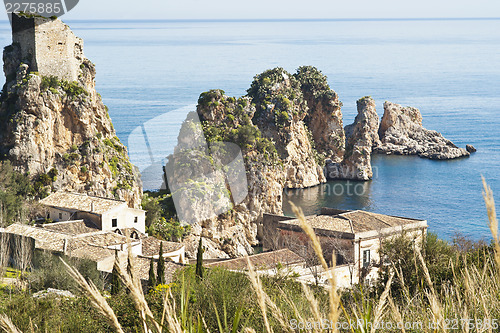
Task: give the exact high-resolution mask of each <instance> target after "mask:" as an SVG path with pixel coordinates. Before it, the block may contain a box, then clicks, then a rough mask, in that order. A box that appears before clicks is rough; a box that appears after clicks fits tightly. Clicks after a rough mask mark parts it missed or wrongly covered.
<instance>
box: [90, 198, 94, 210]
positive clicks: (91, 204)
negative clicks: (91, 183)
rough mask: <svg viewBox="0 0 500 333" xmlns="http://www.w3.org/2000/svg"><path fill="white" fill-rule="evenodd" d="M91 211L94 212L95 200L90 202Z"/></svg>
mask: <svg viewBox="0 0 500 333" xmlns="http://www.w3.org/2000/svg"><path fill="white" fill-rule="evenodd" d="M90 212H91V213H93V212H94V202H93V201H92V202H91V203H90Z"/></svg>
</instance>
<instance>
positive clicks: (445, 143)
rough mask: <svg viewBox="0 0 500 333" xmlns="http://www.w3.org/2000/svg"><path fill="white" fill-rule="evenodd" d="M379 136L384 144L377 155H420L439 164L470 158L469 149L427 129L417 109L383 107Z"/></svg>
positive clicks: (385, 104)
mask: <svg viewBox="0 0 500 333" xmlns="http://www.w3.org/2000/svg"><path fill="white" fill-rule="evenodd" d="M379 135H380V138H381V141H382V143H381V145H380V146H379V147H377V148H376V149H375V150H374V151H375V152H376V153H382V154H396V155H418V156H420V157H424V158H429V159H436V160H444V159H453V158H459V157H464V156H469V155H470V153H469V152H468V151H467V150H466V149H464V148H459V147H457V146H456V145H455V144H454V143H453V142H451V141H450V140H447V139H445V138H444V137H443V136H442V135H441V133H439V132H436V131H431V130H428V129H425V128H424V127H423V126H422V115H421V114H420V111H419V110H418V109H416V108H413V107H402V106H401V105H399V104H394V103H391V102H385V103H384V116H383V117H382V121H381V124H380V129H379Z"/></svg>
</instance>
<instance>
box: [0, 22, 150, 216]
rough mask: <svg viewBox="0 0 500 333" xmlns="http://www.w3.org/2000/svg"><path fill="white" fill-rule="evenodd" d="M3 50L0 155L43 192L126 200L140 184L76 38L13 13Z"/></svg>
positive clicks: (59, 26)
mask: <svg viewBox="0 0 500 333" xmlns="http://www.w3.org/2000/svg"><path fill="white" fill-rule="evenodd" d="M12 28H13V43H12V45H10V46H7V47H6V48H5V50H4V72H5V75H6V83H5V86H4V87H3V91H2V96H1V108H0V157H1V158H4V159H5V158H7V159H10V160H11V161H12V163H13V165H15V166H16V168H17V169H18V170H19V171H21V172H25V173H28V174H29V175H30V176H31V177H32V179H33V181H34V183H35V186H36V187H38V188H39V189H41V190H44V191H46V192H50V191H52V190H69V191H76V192H86V193H90V194H93V195H100V196H105V197H110V196H114V197H116V198H120V199H123V200H126V201H127V202H128V203H129V205H130V206H133V207H139V206H140V203H141V197H142V188H141V182H140V177H139V174H138V172H137V171H136V170H135V168H134V167H133V166H132V164H131V163H130V162H129V159H128V154H127V149H126V147H125V146H124V145H123V144H122V143H121V142H120V140H119V139H118V138H117V137H116V133H115V130H114V128H113V125H112V123H111V119H110V118H109V114H108V110H107V107H106V106H105V105H104V104H103V102H102V99H101V96H100V95H99V94H98V93H97V92H96V90H95V74H96V71H95V67H94V65H93V64H92V62H90V61H89V60H88V59H87V58H85V56H84V54H83V41H82V40H81V39H80V38H77V37H75V36H74V34H73V33H72V32H71V30H70V29H69V27H68V26H67V25H65V24H64V23H62V22H61V21H60V20H58V19H54V20H52V19H46V18H41V17H34V16H28V15H13V20H12Z"/></svg>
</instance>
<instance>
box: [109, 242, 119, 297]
mask: <svg viewBox="0 0 500 333" xmlns="http://www.w3.org/2000/svg"><path fill="white" fill-rule="evenodd" d="M119 264H120V263H119V261H118V251H117V250H115V264H114V265H113V271H112V272H111V295H117V294H119V293H120V291H121V289H122V282H121V281H120V276H119V275H118V270H117V269H116V266H117V265H119Z"/></svg>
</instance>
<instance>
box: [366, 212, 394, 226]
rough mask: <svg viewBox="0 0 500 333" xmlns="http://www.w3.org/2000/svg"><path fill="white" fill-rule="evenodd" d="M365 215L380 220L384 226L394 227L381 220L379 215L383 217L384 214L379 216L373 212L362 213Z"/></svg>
mask: <svg viewBox="0 0 500 333" xmlns="http://www.w3.org/2000/svg"><path fill="white" fill-rule="evenodd" d="M362 212H363V213H365V214H367V215H370V216H372V217H374V218H375V219H377V220H379V221H380V222H382V223H383V224H385V225H387V226H389V227H392V225H390V224H389V223H387V222H385V221H384V220H381V219H380V218H379V217H378V216H377V215H383V214H377V213H373V212H366V211H362Z"/></svg>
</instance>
